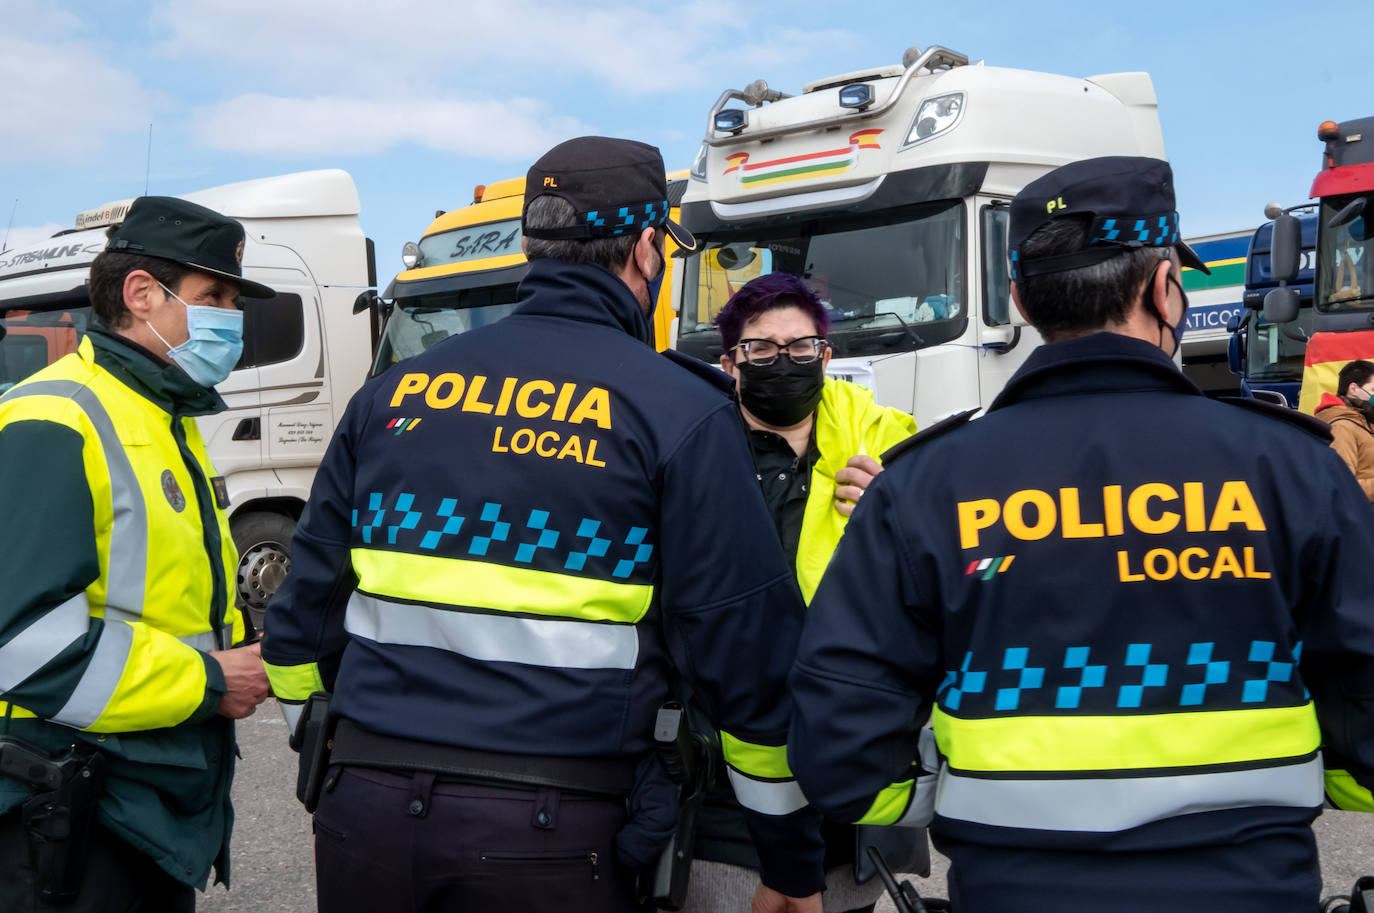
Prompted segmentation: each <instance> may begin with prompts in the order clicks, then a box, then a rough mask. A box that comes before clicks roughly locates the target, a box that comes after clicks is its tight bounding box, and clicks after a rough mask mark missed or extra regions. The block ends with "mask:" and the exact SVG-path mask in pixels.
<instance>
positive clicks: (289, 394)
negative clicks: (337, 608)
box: [0, 170, 376, 624]
mask: <svg viewBox="0 0 1374 913" xmlns="http://www.w3.org/2000/svg"><path fill="white" fill-rule="evenodd" d="M183 197H184V198H185V199H188V200H191V201H193V202H196V203H199V204H201V205H203V206H207V207H209V208H210V209H214V210H216V211H218V212H221V213H223V214H224V215H227V216H232V217H233V218H235V219H238V220H239V221H240V222H241V223H243V226H244V229H245V232H246V234H247V240H246V244H245V247H244V253H243V272H244V275H245V276H246V277H247V278H250V279H254V280H256V281H258V282H261V283H263V284H265V285H267V286H270V287H271V288H272V289H273V290H275V291H276V293H277V296H276V297H275V298H273V299H270V300H264V301H255V300H253V299H246V300H245V310H244V350H243V357H242V358H240V360H239V363H238V365H237V366H236V367H235V369H234V371H233V372H232V373H231V374H230V375H229V377H228V379H227V380H225V381H224V382H223V383H221V384H219V385H218V386H217V387H216V389H217V390H218V391H219V392H220V394H221V395H222V396H223V397H224V400H225V402H226V403H227V404H228V406H229V408H228V410H226V411H225V412H222V413H220V414H219V415H210V416H204V417H202V418H200V419H199V420H198V421H199V424H200V429H201V433H202V434H203V435H204V437H205V441H206V444H207V446H208V447H209V451H210V457H211V459H212V460H213V462H214V464H215V468H216V469H217V470H219V472H220V474H221V475H223V476H224V478H225V481H226V484H227V485H228V490H229V501H230V507H229V514H230V526H231V528H232V530H233V533H234V541H235V543H236V544H237V545H238V548H239V553H240V561H239V567H238V581H237V590H238V598H239V603H240V605H241V606H243V607H245V608H246V609H247V610H248V611H249V613H250V615H251V616H252V619H253V621H254V623H255V624H260V622H261V619H262V611H263V609H265V608H266V605H267V600H268V598H269V597H270V596H271V595H272V593H273V592H275V590H276V588H277V586H278V585H279V584H280V583H281V581H282V580H283V579H284V578H285V576H286V571H287V570H288V569H289V566H290V542H291V534H292V532H293V531H294V529H295V525H296V520H297V519H298V518H299V517H300V513H301V509H302V508H303V507H304V505H305V499H306V497H307V496H308V495H309V493H310V485H311V482H312V481H313V480H314V476H315V469H316V467H318V465H319V462H320V459H321V457H323V455H324V450H325V447H326V446H327V445H328V443H329V439H330V437H331V435H332V434H333V431H334V427H335V425H337V424H338V421H339V418H340V417H341V416H342V414H343V410H344V407H345V406H347V405H348V401H349V399H350V397H352V395H353V393H354V392H355V391H356V390H357V389H358V387H359V386H360V385H361V383H362V382H363V380H364V379H365V377H366V374H367V370H368V364H369V362H370V360H371V340H370V335H369V326H368V318H367V317H365V316H361V315H360V314H358V313H357V311H358V309H357V308H355V301H356V300H357V299H358V298H359V297H360V293H367V292H369V291H370V290H371V289H372V288H373V287H374V286H375V285H376V277H375V268H374V267H373V265H372V263H373V255H372V243H371V241H370V240H368V239H367V238H365V237H364V236H363V232H362V228H361V227H360V225H359V223H358V212H359V201H358V191H357V188H356V187H355V186H354V184H353V179H352V178H351V177H350V176H349V175H348V174H347V173H346V172H343V171H338V170H325V171H308V172H301V173H298V174H288V175H282V176H279V177H271V178H263V179H260V180H253V181H243V182H241V183H236V184H226V185H224V186H221V187H213V188H210V189H208V190H202V191H198V192H196V193H188V194H183ZM131 202H132V200H123V201H119V202H116V203H109V204H106V205H105V206H101V207H97V208H96V209H92V210H87V211H85V212H82V213H80V214H79V215H78V216H77V220H76V227H75V228H74V229H72V230H70V231H64V232H59V233H58V234H57V235H55V236H54V237H52V238H50V239H48V240H47V241H44V242H42V243H40V244H36V245H34V246H32V247H29V248H27V249H24V250H13V251H6V252H4V253H0V326H3V327H4V329H5V336H4V338H3V339H0V387H3V388H5V389H7V388H8V387H9V386H11V385H13V384H14V383H17V382H18V381H20V380H23V379H24V378H25V377H27V376H28V375H30V374H32V373H34V372H35V371H37V370H38V369H40V368H42V367H44V366H45V365H47V364H49V363H51V362H53V361H55V360H57V359H58V358H60V357H61V356H63V355H65V354H67V353H68V352H73V351H75V350H76V346H77V343H78V342H79V340H80V338H81V336H82V335H83V334H84V333H85V331H86V328H87V327H88V326H89V325H90V322H91V307H90V301H89V298H88V297H87V292H86V278H87V273H88V271H89V268H90V264H91V260H93V259H94V258H95V255H96V254H98V253H100V251H102V250H104V248H105V233H106V230H107V229H108V227H109V226H111V225H115V224H118V223H119V222H120V221H122V220H123V217H124V215H125V214H126V213H127V211H128V206H129V204H130V203H131ZM369 297H370V296H369ZM366 300H367V299H366V298H365V299H364V301H366Z"/></svg>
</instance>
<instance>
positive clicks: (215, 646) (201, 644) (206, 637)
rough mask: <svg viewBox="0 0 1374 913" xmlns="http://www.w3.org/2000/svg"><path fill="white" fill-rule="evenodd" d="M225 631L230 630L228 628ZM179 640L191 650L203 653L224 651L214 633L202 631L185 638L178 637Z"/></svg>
mask: <svg viewBox="0 0 1374 913" xmlns="http://www.w3.org/2000/svg"><path fill="white" fill-rule="evenodd" d="M225 630H228V628H227V627H226V628H225ZM177 640H179V641H181V642H182V643H184V644H185V645H186V646H188V647H190V648H191V649H193V650H199V651H200V652H202V653H214V652H215V651H216V650H220V649H223V648H222V647H221V646H220V642H219V638H218V637H216V636H215V632H214V631H201V632H200V633H199V634H187V635H185V636H184V637H178V638H177Z"/></svg>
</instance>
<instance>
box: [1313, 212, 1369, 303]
mask: <svg viewBox="0 0 1374 913" xmlns="http://www.w3.org/2000/svg"><path fill="white" fill-rule="evenodd" d="M1359 198H1364V200H1365V203H1366V204H1367V208H1366V209H1365V211H1364V212H1363V213H1362V214H1360V215H1357V216H1356V217H1355V218H1353V219H1348V220H1347V221H1346V223H1345V224H1344V225H1338V226H1336V227H1335V228H1329V227H1328V224H1327V223H1328V222H1329V221H1330V220H1331V217H1332V216H1334V215H1336V214H1337V213H1339V212H1340V211H1341V210H1342V209H1344V208H1345V207H1346V206H1347V205H1349V204H1350V203H1352V202H1354V201H1355V200H1356V199H1359ZM1321 213H1322V214H1321V222H1320V236H1319V238H1318V246H1319V248H1320V251H1319V256H1318V258H1317V265H1318V275H1317V289H1318V298H1317V308H1318V310H1320V311H1322V312H1324V313H1340V312H1342V311H1363V310H1374V262H1372V261H1374V193H1368V192H1366V193H1347V194H1341V195H1339V196H1332V197H1326V198H1324V199H1323V200H1322V209H1321Z"/></svg>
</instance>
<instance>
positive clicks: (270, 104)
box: [191, 94, 594, 160]
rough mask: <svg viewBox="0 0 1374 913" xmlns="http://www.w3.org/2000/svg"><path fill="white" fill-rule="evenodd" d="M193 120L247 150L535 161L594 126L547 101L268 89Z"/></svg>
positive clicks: (226, 144)
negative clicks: (400, 99)
mask: <svg viewBox="0 0 1374 913" xmlns="http://www.w3.org/2000/svg"><path fill="white" fill-rule="evenodd" d="M191 127H192V133H193V134H194V135H195V136H197V137H198V139H199V141H200V142H201V143H202V144H203V145H206V146H208V147H210V148H214V149H220V150H225V151H229V152H235V153H239V154H244V155H264V156H275V157H294V156H308V155H319V154H332V155H340V154H347V155H360V154H361V155H366V154H371V153H376V152H381V151H383V150H385V149H387V148H390V147H392V146H396V145H403V144H414V145H418V146H423V147H425V148H428V149H433V150H437V151H441V152H452V153H456V154H459V155H466V156H473V157H480V158H487V159H498V160H528V159H530V158H533V157H534V156H536V155H538V154H539V153H540V152H543V151H544V150H545V149H547V148H548V147H549V146H551V145H553V144H554V143H557V142H559V141H560V140H564V139H568V138H569V137H573V136H577V135H580V134H585V133H591V132H594V131H593V130H592V129H591V128H590V127H588V126H587V125H585V124H583V123H581V122H580V121H578V120H577V119H576V118H572V117H563V116H557V115H555V116H550V115H549V114H548V113H547V111H546V106H545V105H543V104H542V103H540V102H536V101H532V100H530V99H514V100H510V101H499V102H498V101H491V100H484V101H472V100H466V99H460V98H447V99H445V98H436V99H431V100H428V101H417V102H411V103H405V104H400V103H397V102H396V101H394V100H390V99H388V100H385V101H382V100H371V99H361V98H345V97H340V96H318V97H314V98H284V97H280V96H273V95H261V94H250V95H240V96H237V97H235V98H231V99H228V100H226V101H223V102H220V103H218V104H215V105H212V106H209V107H206V108H201V109H199V110H197V111H196V112H195V113H194V114H193V115H192V118H191Z"/></svg>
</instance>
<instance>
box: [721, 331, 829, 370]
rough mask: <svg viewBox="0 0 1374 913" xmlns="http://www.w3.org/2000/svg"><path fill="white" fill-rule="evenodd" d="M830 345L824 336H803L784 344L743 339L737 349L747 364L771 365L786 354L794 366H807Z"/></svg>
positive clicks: (769, 340)
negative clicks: (780, 355)
mask: <svg viewBox="0 0 1374 913" xmlns="http://www.w3.org/2000/svg"><path fill="white" fill-rule="evenodd" d="M828 345H829V343H828V342H826V341H825V337H824V336H802V337H801V338H800V339H794V340H792V341H791V342H785V343H782V344H779V343H776V342H774V341H773V340H771V339H741V340H740V341H739V342H738V343H737V344H736V345H735V348H736V349H738V350H739V352H740V356H741V358H740V360H741V361H743V362H745V363H746V364H751V365H759V366H765V365H771V364H772V363H773V362H775V361H777V360H778V354H779V353H786V355H787V358H788V360H789V361H791V362H792V363H793V364H794V365H806V364H810V363H811V362H813V361H815V360H816V359H817V358H820V357H821V355H822V353H824V352H825V347H826V346H828Z"/></svg>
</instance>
